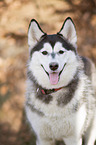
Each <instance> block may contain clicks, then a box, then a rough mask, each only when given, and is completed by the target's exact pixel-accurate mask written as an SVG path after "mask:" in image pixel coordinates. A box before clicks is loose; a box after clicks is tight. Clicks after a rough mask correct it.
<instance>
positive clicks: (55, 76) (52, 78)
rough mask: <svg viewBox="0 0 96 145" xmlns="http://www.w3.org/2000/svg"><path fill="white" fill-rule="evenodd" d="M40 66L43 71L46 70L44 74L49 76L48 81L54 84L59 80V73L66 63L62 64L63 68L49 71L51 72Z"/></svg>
mask: <svg viewBox="0 0 96 145" xmlns="http://www.w3.org/2000/svg"><path fill="white" fill-rule="evenodd" d="M41 66H42V68H43V69H44V71H45V72H46V74H47V75H48V77H49V80H50V83H51V84H52V85H56V84H57V83H58V82H59V79H60V75H61V73H62V72H63V70H64V68H65V66H66V63H65V64H64V65H63V68H62V70H61V71H60V72H54V71H53V72H51V73H48V72H47V71H46V70H45V68H44V66H43V65H42V64H41Z"/></svg>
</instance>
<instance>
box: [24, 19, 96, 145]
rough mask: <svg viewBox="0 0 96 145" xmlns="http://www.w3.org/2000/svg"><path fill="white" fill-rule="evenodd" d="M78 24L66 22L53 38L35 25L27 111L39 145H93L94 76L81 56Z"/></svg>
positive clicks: (95, 134)
mask: <svg viewBox="0 0 96 145" xmlns="http://www.w3.org/2000/svg"><path fill="white" fill-rule="evenodd" d="M76 43H77V35H76V30H75V26H74V23H73V21H72V19H71V18H69V17H68V18H67V19H66V20H65V22H64V24H63V26H62V28H61V30H60V31H59V32H58V33H57V34H54V35H47V34H46V33H44V32H43V31H42V29H41V28H40V25H39V24H38V22H37V21H36V20H34V19H32V20H31V22H30V25H29V30H28V45H29V54H30V55H29V60H28V69H27V93H26V103H25V110H26V114H27V118H28V121H29V123H30V125H31V127H32V129H33V130H34V133H35V135H36V137H37V140H36V145H54V144H55V141H56V140H63V141H64V144H66V145H82V142H83V141H82V140H84V145H94V142H95V139H96V70H95V66H94V64H93V63H92V62H91V60H89V59H88V58H85V57H82V56H79V55H78V53H77V45H76Z"/></svg>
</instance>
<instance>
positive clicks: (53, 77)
mask: <svg viewBox="0 0 96 145" xmlns="http://www.w3.org/2000/svg"><path fill="white" fill-rule="evenodd" d="M49 78H50V83H51V84H52V85H56V84H57V83H58V80H59V74H58V73H50V74H49Z"/></svg>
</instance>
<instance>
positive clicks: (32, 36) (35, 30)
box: [28, 19, 46, 48]
mask: <svg viewBox="0 0 96 145" xmlns="http://www.w3.org/2000/svg"><path fill="white" fill-rule="evenodd" d="M44 34H46V33H44V32H43V31H42V29H41V28H40V26H39V24H38V22H37V21H36V20H35V19H32V20H31V22H30V24H29V29H28V45H29V47H31V48H32V47H33V46H34V45H35V44H36V43H37V42H38V41H39V40H40V38H41V37H42V36H43V35H44Z"/></svg>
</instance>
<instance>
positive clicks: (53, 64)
mask: <svg viewBox="0 0 96 145" xmlns="http://www.w3.org/2000/svg"><path fill="white" fill-rule="evenodd" d="M49 67H50V69H51V70H53V71H55V70H56V69H58V67H59V65H58V63H56V62H52V63H50V64H49Z"/></svg>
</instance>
